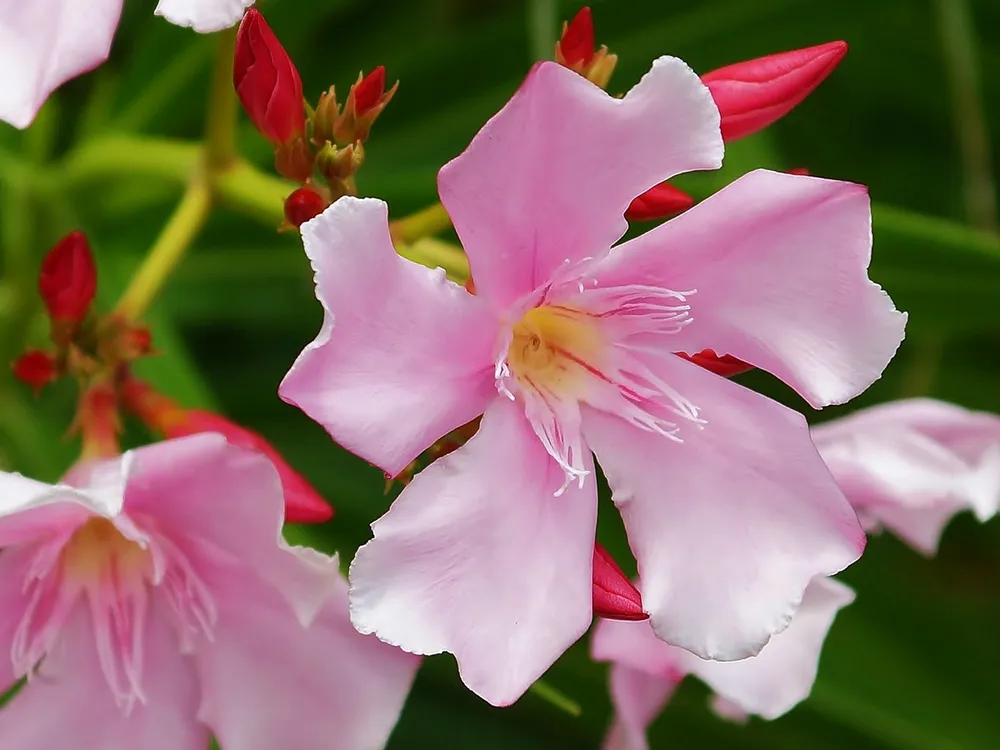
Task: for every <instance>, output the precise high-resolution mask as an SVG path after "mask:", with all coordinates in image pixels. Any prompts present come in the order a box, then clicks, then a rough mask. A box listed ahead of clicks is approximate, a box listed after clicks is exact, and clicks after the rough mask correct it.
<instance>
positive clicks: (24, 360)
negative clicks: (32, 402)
mask: <svg viewBox="0 0 1000 750" xmlns="http://www.w3.org/2000/svg"><path fill="white" fill-rule="evenodd" d="M13 369H14V377H15V378H17V379H18V380H20V381H21V382H22V383H25V384H26V385H29V386H31V389H32V390H33V391H34V392H35V395H36V396H37V395H38V392H39V391H41V390H42V388H44V387H45V386H46V385H48V384H49V383H51V382H52V381H53V380H55V379H56V375H57V374H58V373H57V369H56V361H55V358H54V357H53V356H52V355H51V354H48V353H47V352H43V351H39V350H38V349H31V350H30V351H26V352H25V353H24V354H22V355H21V356H20V357H18V358H17V360H16V361H15V362H14V368H13Z"/></svg>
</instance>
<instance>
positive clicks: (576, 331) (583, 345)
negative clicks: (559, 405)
mask: <svg viewBox="0 0 1000 750" xmlns="http://www.w3.org/2000/svg"><path fill="white" fill-rule="evenodd" d="M603 343H604V342H603V340H602V337H601V335H600V331H599V330H598V329H597V328H596V327H595V326H594V325H593V322H592V321H591V320H590V316H589V315H587V314H586V313H581V312H578V311H577V310H573V309H571V308H568V307H562V306H559V305H545V306H542V307H535V308H532V309H530V310H528V311H527V312H526V313H525V314H524V317H523V318H521V320H520V321H519V322H518V323H517V324H516V325H514V327H513V329H512V330H511V340H510V345H509V347H508V348H507V367H508V368H509V371H510V375H511V376H512V377H513V378H514V379H516V380H518V381H520V382H521V384H522V385H529V386H530V387H533V388H541V389H544V390H546V391H549V392H552V393H554V394H557V395H559V396H563V397H567V396H574V397H576V398H579V397H580V396H581V395H582V393H581V392H580V389H581V387H582V385H583V384H584V381H585V379H586V374H587V371H588V366H587V365H586V364H585V363H586V362H587V361H588V360H593V359H595V358H597V357H598V356H599V354H600V350H601V348H602V346H603Z"/></svg>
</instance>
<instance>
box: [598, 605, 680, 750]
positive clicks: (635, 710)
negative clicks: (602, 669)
mask: <svg viewBox="0 0 1000 750" xmlns="http://www.w3.org/2000/svg"><path fill="white" fill-rule="evenodd" d="M629 624H639V625H643V626H645V627H646V629H647V630H648V629H649V625H648V624H647V623H629ZM664 645H665V644H664ZM676 687H677V682H676V681H674V680H672V679H670V678H664V677H657V676H654V675H651V674H649V673H648V672H644V671H642V670H638V669H632V668H630V667H626V666H622V665H620V664H615V665H613V666H612V667H611V703H612V704H613V705H614V708H615V720H614V723H613V724H612V725H611V729H610V730H609V731H608V736H607V737H606V738H605V740H604V744H603V745H601V748H602V750H649V743H648V742H647V741H646V728H647V727H648V726H649V725H650V724H652V723H653V720H654V719H656V717H657V716H659V715H660V713H661V712H662V711H663V709H664V708H665V707H666V705H667V701H669V700H670V696H671V695H673V692H674V690H675V689H676Z"/></svg>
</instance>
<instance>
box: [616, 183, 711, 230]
mask: <svg viewBox="0 0 1000 750" xmlns="http://www.w3.org/2000/svg"><path fill="white" fill-rule="evenodd" d="M693 205H694V198H692V197H691V196H690V195H688V194H687V193H685V192H684V191H683V190H678V189H677V188H675V187H674V186H673V185H671V184H670V183H669V182H661V183H660V184H659V185H654V186H653V187H651V188H650V189H649V190H647V191H646V192H645V193H643V194H642V195H640V196H639V197H638V198H636V199H635V200H634V201H632V203H631V205H629V207H628V209H627V210H626V211H625V218H626V219H628V220H629V221H655V220H656V219H665V218H667V217H668V216H673V215H674V214H679V213H680V212H681V211H686V210H687V209H689V208H691V206H693Z"/></svg>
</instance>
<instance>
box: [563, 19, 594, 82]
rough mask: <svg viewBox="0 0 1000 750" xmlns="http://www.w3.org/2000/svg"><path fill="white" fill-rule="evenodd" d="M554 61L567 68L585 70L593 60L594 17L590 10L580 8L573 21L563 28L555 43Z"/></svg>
mask: <svg viewBox="0 0 1000 750" xmlns="http://www.w3.org/2000/svg"><path fill="white" fill-rule="evenodd" d="M556 59H557V60H558V61H559V62H560V63H561V64H563V65H565V66H566V67H567V68H572V67H574V66H576V65H579V66H580V67H582V68H586V67H587V66H588V65H590V63H591V61H592V60H593V59H594V17H593V16H592V15H591V13H590V8H589V7H588V6H584V7H582V8H580V12H579V13H577V14H576V15H575V16H574V17H573V20H572V21H570V22H569V23H568V24H566V25H565V26H564V27H563V33H562V36H561V37H560V38H559V41H558V42H556Z"/></svg>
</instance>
